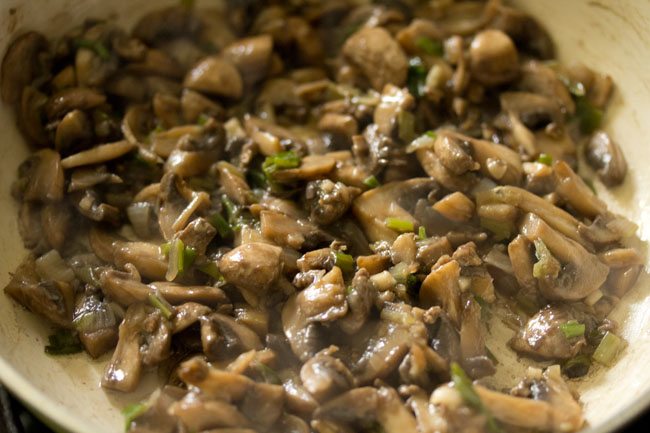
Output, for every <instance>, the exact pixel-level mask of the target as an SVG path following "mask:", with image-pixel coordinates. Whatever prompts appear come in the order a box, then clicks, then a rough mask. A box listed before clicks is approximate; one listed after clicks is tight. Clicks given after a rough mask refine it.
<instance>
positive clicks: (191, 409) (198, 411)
mask: <svg viewBox="0 0 650 433" xmlns="http://www.w3.org/2000/svg"><path fill="white" fill-rule="evenodd" d="M168 412H169V413H170V414H172V415H174V416H175V417H177V418H178V419H180V420H181V421H182V422H183V424H184V425H185V426H187V428H189V429H190V430H191V431H197V432H198V431H209V430H210V429H213V428H217V427H248V426H250V424H251V423H250V421H249V420H248V418H246V417H245V416H244V415H243V414H242V413H241V412H240V411H239V409H237V407H236V406H234V405H232V404H230V403H226V402H224V401H220V400H208V401H202V400H201V399H200V398H199V397H198V396H195V395H193V394H188V396H186V397H185V398H184V399H183V400H181V401H178V402H176V403H174V404H172V405H171V406H170V407H169V409H168ZM226 431H227V430H226Z"/></svg>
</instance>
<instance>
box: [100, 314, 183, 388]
mask: <svg viewBox="0 0 650 433" xmlns="http://www.w3.org/2000/svg"><path fill="white" fill-rule="evenodd" d="M170 346H171V323H170V322H169V321H168V320H167V319H165V318H164V317H163V316H162V313H161V311H160V310H158V309H157V308H154V307H150V306H147V305H145V304H139V303H136V304H133V305H132V306H130V307H129V309H128V310H127V311H126V316H125V317H124V321H123V322H122V324H121V325H120V330H119V340H118V343H117V349H115V353H114V354H113V357H112V358H111V361H110V363H109V364H108V366H107V367H106V371H105V372H104V377H103V378H102V386H103V387H104V388H108V389H112V390H115V391H122V392H130V391H133V390H134V389H135V388H136V387H137V386H138V383H139V382H140V376H141V374H142V369H143V367H144V366H153V365H157V364H159V363H160V362H161V361H163V360H165V359H166V358H167V357H169V353H170Z"/></svg>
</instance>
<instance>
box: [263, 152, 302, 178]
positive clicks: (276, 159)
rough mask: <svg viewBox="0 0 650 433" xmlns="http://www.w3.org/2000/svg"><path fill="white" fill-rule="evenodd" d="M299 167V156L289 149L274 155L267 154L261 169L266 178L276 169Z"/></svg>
mask: <svg viewBox="0 0 650 433" xmlns="http://www.w3.org/2000/svg"><path fill="white" fill-rule="evenodd" d="M297 167H300V157H299V156H298V155H297V154H296V152H293V151H291V150H289V151H286V152H279V153H276V154H275V155H271V156H267V157H266V159H265V160H264V163H263V164H262V171H263V172H264V174H266V176H267V178H268V177H272V175H273V173H275V172H276V171H278V170H284V169H287V168H297Z"/></svg>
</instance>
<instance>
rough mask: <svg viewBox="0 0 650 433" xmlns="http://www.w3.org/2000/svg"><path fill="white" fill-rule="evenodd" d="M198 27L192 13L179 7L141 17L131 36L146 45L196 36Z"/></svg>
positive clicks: (190, 10) (167, 8) (163, 9)
mask: <svg viewBox="0 0 650 433" xmlns="http://www.w3.org/2000/svg"><path fill="white" fill-rule="evenodd" d="M200 27H201V24H200V20H199V19H198V17H197V16H196V15H195V14H194V11H193V10H192V9H189V8H186V7H184V6H180V5H179V6H171V7H166V8H162V9H157V10H154V11H152V12H149V13H148V14H146V15H144V16H142V17H141V18H140V19H139V20H138V22H137V23H136V25H135V27H134V29H133V34H134V36H136V37H137V38H139V39H142V40H143V41H145V42H147V43H154V42H158V41H159V40H162V39H166V38H171V37H174V36H185V35H188V34H189V35H192V34H196V33H197V32H198V31H199V29H200Z"/></svg>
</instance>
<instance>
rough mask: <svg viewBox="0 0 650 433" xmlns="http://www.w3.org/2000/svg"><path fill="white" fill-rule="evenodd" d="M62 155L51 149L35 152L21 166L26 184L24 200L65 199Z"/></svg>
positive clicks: (43, 201)
mask: <svg viewBox="0 0 650 433" xmlns="http://www.w3.org/2000/svg"><path fill="white" fill-rule="evenodd" d="M63 168H65V167H63V163H62V161H61V157H60V155H59V154H58V153H57V152H55V151H53V150H50V149H43V150H40V151H38V152H37V153H35V154H33V155H32V156H30V157H29V159H27V161H25V162H24V163H23V165H22V166H21V169H20V170H21V172H22V177H23V178H24V179H25V180H26V185H25V187H24V190H23V191H22V197H23V200H26V201H35V202H41V203H56V202H59V201H61V200H62V199H63V195H64V191H63V188H64V183H65V179H64V175H63Z"/></svg>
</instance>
